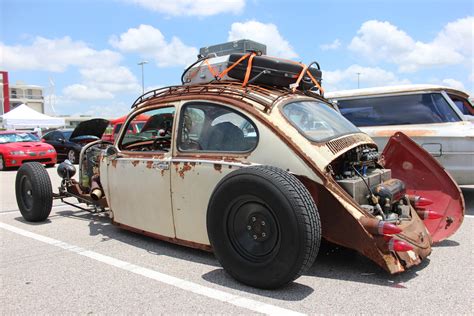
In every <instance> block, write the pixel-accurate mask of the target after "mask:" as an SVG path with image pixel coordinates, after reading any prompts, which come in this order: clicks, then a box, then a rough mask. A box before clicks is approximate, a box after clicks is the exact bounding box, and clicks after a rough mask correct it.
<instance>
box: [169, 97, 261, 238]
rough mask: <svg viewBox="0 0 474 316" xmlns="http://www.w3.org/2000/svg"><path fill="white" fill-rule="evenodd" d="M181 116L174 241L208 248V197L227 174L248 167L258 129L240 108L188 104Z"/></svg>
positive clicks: (173, 170)
mask: <svg viewBox="0 0 474 316" xmlns="http://www.w3.org/2000/svg"><path fill="white" fill-rule="evenodd" d="M179 117H180V120H179V125H178V130H177V132H178V134H177V140H176V147H175V153H174V155H173V158H172V165H171V188H172V192H173V195H172V200H173V216H174V222H175V229H176V237H177V238H178V239H182V240H187V241H193V242H195V243H198V244H202V245H209V239H208V235H207V228H206V214H207V206H208V203H209V198H210V196H211V194H212V192H213V190H214V188H215V187H216V185H217V183H218V182H219V181H220V180H221V179H222V178H223V177H224V176H225V175H227V174H229V173H230V172H232V171H234V170H236V169H238V168H242V167H244V166H248V164H249V163H248V161H247V157H248V156H249V153H250V152H251V151H252V150H253V149H255V148H256V146H257V140H258V130H257V128H256V126H255V124H254V123H253V122H252V120H251V119H249V118H248V117H247V116H245V115H244V114H242V113H240V112H239V111H238V110H237V109H234V108H231V107H228V106H226V105H222V104H217V103H211V102H186V103H184V104H183V105H182V107H181V110H180V114H179Z"/></svg>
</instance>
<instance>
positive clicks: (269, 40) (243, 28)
mask: <svg viewBox="0 0 474 316" xmlns="http://www.w3.org/2000/svg"><path fill="white" fill-rule="evenodd" d="M240 39H250V40H253V41H257V42H260V43H263V44H265V45H267V54H268V55H272V56H276V57H281V58H297V57H298V54H296V52H295V51H294V50H293V47H291V45H290V43H289V42H288V41H287V40H285V39H284V38H283V36H281V34H280V32H279V31H278V28H277V27H276V25H275V24H272V23H268V24H264V23H261V22H258V21H254V20H252V21H247V22H244V23H240V22H236V23H233V24H232V26H231V29H230V31H229V36H228V38H227V40H228V41H236V40H240Z"/></svg>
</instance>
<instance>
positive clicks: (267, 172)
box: [207, 166, 321, 289]
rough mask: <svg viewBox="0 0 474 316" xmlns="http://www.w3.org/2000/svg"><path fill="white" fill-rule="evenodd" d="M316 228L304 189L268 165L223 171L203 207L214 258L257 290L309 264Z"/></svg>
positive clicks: (278, 282) (293, 276) (315, 216)
mask: <svg viewBox="0 0 474 316" xmlns="http://www.w3.org/2000/svg"><path fill="white" fill-rule="evenodd" d="M320 227H321V225H320V220H319V214H318V211H317V209H316V206H315V203H314V201H313V199H312V197H311V195H310V193H309V192H308V190H307V189H306V187H305V186H304V185H303V184H302V183H301V182H300V181H299V180H298V179H297V178H296V177H294V176H293V175H291V174H289V173H288V172H286V171H284V170H281V169H279V168H275V167H268V166H255V167H253V166H252V167H247V168H242V169H239V170H236V171H234V172H231V173H230V174H228V175H227V176H226V177H224V178H223V179H222V180H221V181H220V182H219V184H218V185H217V186H216V188H215V190H214V192H213V194H212V196H211V199H210V202H209V207H208V211H207V231H208V235H209V240H210V242H211V245H212V247H213V250H214V253H215V255H216V257H217V259H218V260H219V262H220V263H221V264H222V266H223V267H224V269H225V270H226V271H227V272H228V273H229V274H230V275H232V276H233V277H234V278H235V279H237V280H238V281H240V282H242V283H245V284H248V285H251V286H255V287H259V288H267V289H269V288H277V287H280V286H283V285H285V284H287V283H289V282H291V281H293V280H294V279H296V278H297V277H299V276H300V275H301V274H302V273H304V272H305V271H306V270H307V269H308V268H309V267H311V265H312V264H313V262H314V260H315V258H316V255H317V253H318V249H319V244H320V240H321V228H320Z"/></svg>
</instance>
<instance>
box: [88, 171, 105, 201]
mask: <svg viewBox="0 0 474 316" xmlns="http://www.w3.org/2000/svg"><path fill="white" fill-rule="evenodd" d="M90 196H91V198H92V199H93V200H94V201H98V200H100V199H101V198H102V197H103V196H104V191H102V187H101V185H100V178H99V175H95V176H93V177H92V179H91V193H90Z"/></svg>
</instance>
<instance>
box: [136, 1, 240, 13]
mask: <svg viewBox="0 0 474 316" xmlns="http://www.w3.org/2000/svg"><path fill="white" fill-rule="evenodd" d="M129 2H132V3H135V4H138V5H140V6H142V7H144V8H146V9H149V10H152V11H156V12H161V13H165V14H169V15H173V16H201V17H205V16H211V15H216V14H222V13H234V14H237V13H240V12H242V10H243V8H244V7H245V0H129Z"/></svg>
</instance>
